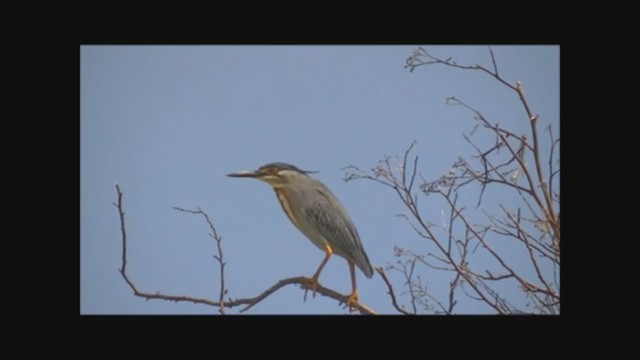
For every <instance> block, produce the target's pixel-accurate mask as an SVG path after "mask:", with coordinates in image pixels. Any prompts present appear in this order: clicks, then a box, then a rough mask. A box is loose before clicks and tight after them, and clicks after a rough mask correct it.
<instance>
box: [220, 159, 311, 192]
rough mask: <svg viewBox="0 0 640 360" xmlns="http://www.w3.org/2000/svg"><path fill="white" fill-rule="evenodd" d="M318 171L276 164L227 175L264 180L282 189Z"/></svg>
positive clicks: (280, 163)
mask: <svg viewBox="0 0 640 360" xmlns="http://www.w3.org/2000/svg"><path fill="white" fill-rule="evenodd" d="M316 172H317V171H305V170H301V169H298V168H297V167H295V166H293V165H290V164H286V163H282V162H274V163H270V164H266V165H263V166H261V167H260V168H259V169H258V170H254V171H240V172H235V173H231V174H227V176H230V177H238V178H240V177H246V178H254V179H258V180H262V181H264V182H266V183H268V184H269V185H271V186H273V187H274V188H278V187H282V186H285V185H287V184H291V183H292V182H293V181H295V180H296V179H299V178H300V177H301V176H303V177H305V178H306V177H307V174H312V173H316Z"/></svg>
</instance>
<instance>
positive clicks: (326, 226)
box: [304, 183, 373, 278]
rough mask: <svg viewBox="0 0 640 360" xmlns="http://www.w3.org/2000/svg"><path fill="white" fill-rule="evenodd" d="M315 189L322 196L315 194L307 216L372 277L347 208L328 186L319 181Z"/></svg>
mask: <svg viewBox="0 0 640 360" xmlns="http://www.w3.org/2000/svg"><path fill="white" fill-rule="evenodd" d="M315 191H317V192H318V193H319V194H320V195H321V196H313V199H314V201H312V202H311V203H310V204H309V205H308V206H307V207H306V208H305V209H304V211H305V214H306V215H307V218H308V219H309V221H310V222H311V223H312V224H313V226H314V227H315V228H316V229H317V231H318V232H319V233H320V234H321V235H322V236H323V237H324V238H325V239H326V240H327V241H329V242H330V244H331V246H332V247H333V248H334V249H336V248H337V250H338V251H339V252H341V253H342V254H344V255H346V256H347V258H348V259H349V260H351V261H352V262H353V263H354V264H356V265H357V266H358V267H359V268H360V269H361V270H362V272H363V273H364V274H365V275H366V276H367V277H369V278H370V277H372V276H373V269H372V268H371V263H370V262H369V258H368V257H367V254H366V253H365V251H364V248H363V247H362V242H361V241H360V236H359V235H358V231H357V230H356V228H355V226H354V225H353V222H352V221H351V218H350V217H349V215H348V214H347V212H346V210H345V209H344V208H343V207H342V205H341V204H340V202H338V199H337V198H336V197H335V196H334V195H333V194H332V193H331V191H329V189H327V188H326V186H324V185H322V184H321V183H319V184H317V186H316V188H315ZM327 209H334V210H335V211H327Z"/></svg>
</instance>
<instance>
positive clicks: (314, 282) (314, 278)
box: [311, 244, 333, 297]
mask: <svg viewBox="0 0 640 360" xmlns="http://www.w3.org/2000/svg"><path fill="white" fill-rule="evenodd" d="M324 254H325V255H324V260H322V263H321V264H320V266H319V267H318V270H316V273H315V274H313V276H312V277H311V288H312V289H313V297H316V289H317V288H318V277H320V272H321V271H322V269H323V268H324V266H325V265H327V261H329V258H330V257H331V255H333V250H332V249H331V247H330V246H329V245H326V244H325V248H324Z"/></svg>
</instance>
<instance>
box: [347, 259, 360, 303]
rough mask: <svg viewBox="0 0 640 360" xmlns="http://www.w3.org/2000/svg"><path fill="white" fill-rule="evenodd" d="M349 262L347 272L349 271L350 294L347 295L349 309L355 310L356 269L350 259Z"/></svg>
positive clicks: (356, 299)
mask: <svg viewBox="0 0 640 360" xmlns="http://www.w3.org/2000/svg"><path fill="white" fill-rule="evenodd" d="M347 261H348V260H347ZM348 262H349V272H350V273H351V294H350V295H349V297H347V306H348V307H349V310H350V311H351V310H355V309H356V305H357V304H358V287H357V285H356V269H355V267H354V265H353V263H352V262H351V261H348Z"/></svg>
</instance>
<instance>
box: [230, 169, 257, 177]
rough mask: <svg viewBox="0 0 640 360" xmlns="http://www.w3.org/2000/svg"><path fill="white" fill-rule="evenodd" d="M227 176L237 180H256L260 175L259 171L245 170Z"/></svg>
mask: <svg viewBox="0 0 640 360" xmlns="http://www.w3.org/2000/svg"><path fill="white" fill-rule="evenodd" d="M227 176H229V177H236V178H242V177H247V178H256V177H259V176H260V173H259V172H258V171H247V170H243V171H238V172H234V173H231V174H227Z"/></svg>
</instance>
